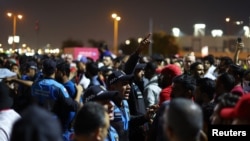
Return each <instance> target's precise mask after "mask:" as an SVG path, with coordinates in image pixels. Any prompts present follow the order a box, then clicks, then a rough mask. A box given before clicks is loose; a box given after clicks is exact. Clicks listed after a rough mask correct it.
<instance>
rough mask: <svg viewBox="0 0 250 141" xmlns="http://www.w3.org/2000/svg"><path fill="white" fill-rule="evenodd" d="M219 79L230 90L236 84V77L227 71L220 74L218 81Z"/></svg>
mask: <svg viewBox="0 0 250 141" xmlns="http://www.w3.org/2000/svg"><path fill="white" fill-rule="evenodd" d="M218 80H219V82H220V83H223V85H224V86H225V89H226V90H227V91H228V92H229V91H231V90H232V89H233V87H234V85H235V78H234V77H233V76H232V75H231V74H229V73H227V72H224V73H222V74H221V75H220V76H218V78H217V82H218Z"/></svg>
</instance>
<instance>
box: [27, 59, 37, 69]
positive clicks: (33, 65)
mask: <svg viewBox="0 0 250 141" xmlns="http://www.w3.org/2000/svg"><path fill="white" fill-rule="evenodd" d="M26 68H27V69H28V68H32V69H37V63H36V62H34V61H29V62H28V63H27V66H26Z"/></svg>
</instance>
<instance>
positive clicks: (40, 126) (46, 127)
mask: <svg viewBox="0 0 250 141" xmlns="http://www.w3.org/2000/svg"><path fill="white" fill-rule="evenodd" d="M21 117H22V118H20V119H19V120H17V121H16V122H15V124H14V125H13V129H12V135H11V139H10V141H20V140H22V141H52V140H53V141H62V132H61V125H60V122H59V120H58V119H57V118H55V116H54V115H53V114H52V113H50V112H48V111H46V110H44V109H43V108H41V107H38V106H31V107H28V108H27V109H25V110H24V111H23V113H22V114H21Z"/></svg>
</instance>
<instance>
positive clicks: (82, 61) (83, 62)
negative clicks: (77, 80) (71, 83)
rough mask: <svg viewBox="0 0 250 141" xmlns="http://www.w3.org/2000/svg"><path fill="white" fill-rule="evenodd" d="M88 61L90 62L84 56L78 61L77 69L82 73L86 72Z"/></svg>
mask: <svg viewBox="0 0 250 141" xmlns="http://www.w3.org/2000/svg"><path fill="white" fill-rule="evenodd" d="M86 63H88V59H87V57H85V56H82V57H81V58H80V59H79V61H77V65H76V66H77V71H78V72H80V73H83V72H86Z"/></svg>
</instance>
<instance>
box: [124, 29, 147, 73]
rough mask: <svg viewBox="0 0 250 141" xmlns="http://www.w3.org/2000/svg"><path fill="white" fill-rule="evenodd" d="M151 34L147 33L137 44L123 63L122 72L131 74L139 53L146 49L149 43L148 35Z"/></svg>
mask: <svg viewBox="0 0 250 141" xmlns="http://www.w3.org/2000/svg"><path fill="white" fill-rule="evenodd" d="M150 36H151V33H149V34H148V35H147V36H146V37H145V38H144V39H143V40H142V41H141V42H140V44H139V46H138V47H137V48H136V50H135V52H134V53H133V54H131V55H130V56H129V59H128V61H127V62H126V63H125V68H124V72H125V73H126V74H131V73H132V72H133V70H134V68H135V66H136V64H137V62H138V60H139V59H140V54H141V52H142V51H143V50H145V49H147V48H148V47H149V44H150V40H149V37H150Z"/></svg>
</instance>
